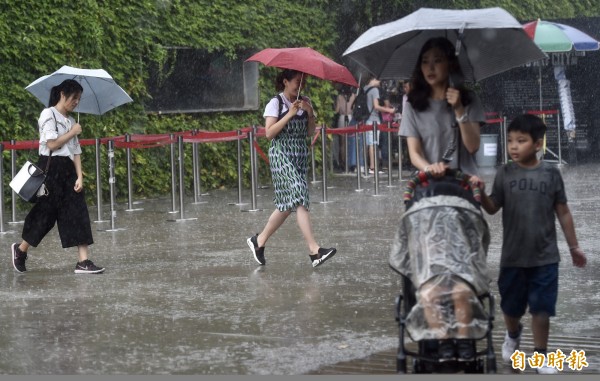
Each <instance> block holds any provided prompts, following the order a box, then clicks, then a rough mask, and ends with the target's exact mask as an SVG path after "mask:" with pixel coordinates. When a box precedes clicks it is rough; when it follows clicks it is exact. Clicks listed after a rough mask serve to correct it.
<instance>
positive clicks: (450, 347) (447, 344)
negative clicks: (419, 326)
mask: <svg viewBox="0 0 600 381" xmlns="http://www.w3.org/2000/svg"><path fill="white" fill-rule="evenodd" d="M454 352H455V351H454V340H451V339H446V340H440V344H439V347H438V358H439V360H440V361H452V360H454V359H455V353H454Z"/></svg>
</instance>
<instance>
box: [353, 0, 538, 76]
mask: <svg viewBox="0 0 600 381" xmlns="http://www.w3.org/2000/svg"><path fill="white" fill-rule="evenodd" d="M432 37H446V38H447V39H448V40H450V41H451V42H452V43H455V44H456V51H457V54H458V56H459V62H460V65H461V69H462V71H463V73H464V75H465V80H467V81H471V82H475V81H480V80H482V79H484V78H487V77H490V76H492V75H495V74H499V73H501V72H503V71H506V70H509V69H512V68H514V67H517V66H520V65H523V64H526V63H529V62H532V61H536V60H540V59H542V58H546V54H545V53H544V52H542V51H541V50H540V48H538V47H537V46H536V45H535V43H533V42H532V40H531V39H530V38H529V37H528V36H527V34H526V33H525V31H524V30H523V28H522V26H521V24H520V23H519V22H518V21H517V20H516V19H515V18H514V17H513V16H511V15H510V14H509V13H508V12H506V11H505V10H504V9H502V8H485V9H467V10H454V9H432V8H421V9H419V10H417V11H415V12H413V13H411V14H409V15H408V16H406V17H403V18H401V19H399V20H396V21H392V22H390V23H387V24H383V25H378V26H374V27H372V28H370V29H369V30H367V31H366V32H365V33H363V34H362V35H361V36H360V37H359V38H358V39H356V41H354V42H353V43H352V45H350V47H349V48H348V49H346V51H345V52H344V54H343V56H344V57H347V58H351V59H352V60H354V61H356V62H357V63H358V64H359V65H360V66H362V67H363V68H365V69H367V70H368V71H370V72H371V73H373V74H375V75H376V76H377V77H378V78H379V79H399V78H400V79H405V78H410V76H411V75H412V72H413V70H414V68H415V64H416V62H417V59H418V56H419V52H420V50H421V48H422V47H423V44H424V43H425V42H426V41H427V40H428V39H430V38H432Z"/></svg>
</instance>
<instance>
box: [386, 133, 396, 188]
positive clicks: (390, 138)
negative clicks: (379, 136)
mask: <svg viewBox="0 0 600 381" xmlns="http://www.w3.org/2000/svg"><path fill="white" fill-rule="evenodd" d="M387 127H388V132H387V136H388V138H387V151H388V164H387V166H388V185H387V187H388V188H395V187H396V186H395V185H392V155H393V152H392V133H391V131H389V129H391V128H392V122H388V123H387Z"/></svg>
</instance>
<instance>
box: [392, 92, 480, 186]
mask: <svg viewBox="0 0 600 381" xmlns="http://www.w3.org/2000/svg"><path fill="white" fill-rule="evenodd" d="M465 112H466V113H467V115H468V116H467V120H468V121H470V122H480V123H485V115H484V113H483V107H482V106H481V101H480V100H479V97H477V95H476V94H475V93H472V101H471V103H470V104H469V105H468V106H467V107H465ZM455 120H456V117H455V115H454V111H453V110H452V108H451V107H450V106H449V105H448V102H446V100H433V99H430V100H429V108H427V109H426V110H425V111H421V112H417V111H415V109H414V108H413V107H412V104H410V102H406V105H405V107H404V110H403V111H402V121H401V122H400V135H401V136H406V137H408V136H410V137H416V138H419V139H420V140H421V145H422V147H423V153H424V155H425V159H427V161H429V163H439V162H440V161H442V159H443V157H444V153H445V152H446V150H447V149H448V146H449V144H450V142H452V141H453V138H454V135H455V134H456V129H453V128H452V124H453V123H454V121H455ZM458 155H459V152H458V149H457V150H455V151H454V155H453V159H452V161H451V162H450V167H451V168H460V170H461V171H463V172H465V173H468V174H471V175H476V174H477V173H478V171H477V163H476V161H475V155H472V154H470V153H469V152H468V151H467V149H466V148H465V147H464V145H463V144H462V141H461V143H460V164H458V163H457V157H458Z"/></svg>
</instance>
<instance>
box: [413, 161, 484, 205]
mask: <svg viewBox="0 0 600 381" xmlns="http://www.w3.org/2000/svg"><path fill="white" fill-rule="evenodd" d="M445 176H446V177H451V178H453V179H456V180H458V181H460V183H461V186H462V187H463V188H464V189H466V190H471V191H472V192H473V198H474V199H475V201H477V202H478V203H481V189H480V188H479V184H471V183H470V182H469V180H470V179H471V175H468V174H466V173H463V172H461V171H460V170H458V169H446V175H445ZM432 179H434V177H433V175H432V174H431V173H430V172H425V171H419V172H417V173H416V174H415V175H413V176H412V177H411V178H410V179H409V180H408V183H407V184H406V188H405V189H404V196H403V199H404V203H408V202H410V201H412V199H413V197H414V195H415V189H416V188H417V185H421V186H424V187H426V186H427V185H429V181H430V180H432Z"/></svg>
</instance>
